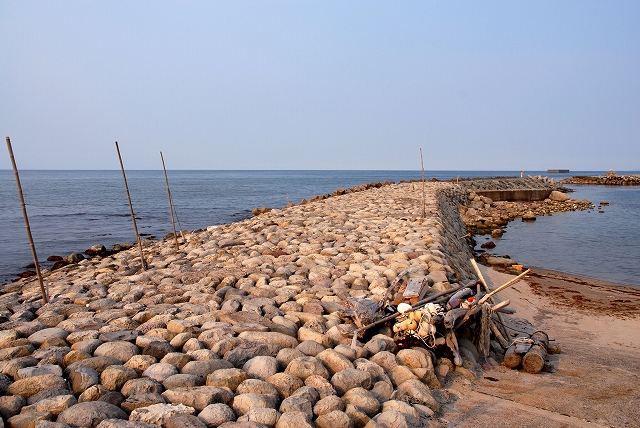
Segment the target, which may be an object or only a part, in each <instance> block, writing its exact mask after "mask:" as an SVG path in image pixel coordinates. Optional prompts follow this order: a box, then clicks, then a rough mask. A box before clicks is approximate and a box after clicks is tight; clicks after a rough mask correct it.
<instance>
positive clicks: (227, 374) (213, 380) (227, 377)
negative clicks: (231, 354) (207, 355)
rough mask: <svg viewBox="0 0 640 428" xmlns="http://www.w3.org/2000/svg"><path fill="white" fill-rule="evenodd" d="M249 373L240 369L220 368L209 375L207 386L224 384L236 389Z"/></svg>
mask: <svg viewBox="0 0 640 428" xmlns="http://www.w3.org/2000/svg"><path fill="white" fill-rule="evenodd" d="M248 378H249V375H247V373H246V372H245V371H244V370H240V369H235V368H233V369H220V370H216V371H215V372H213V373H210V374H209V375H207V382H206V384H207V386H222V387H225V388H229V389H231V390H232V391H235V390H236V389H237V388H238V385H240V384H241V383H242V382H244V381H245V380H247V379H248Z"/></svg>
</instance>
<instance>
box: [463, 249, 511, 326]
mask: <svg viewBox="0 0 640 428" xmlns="http://www.w3.org/2000/svg"><path fill="white" fill-rule="evenodd" d="M471 264H472V265H473V269H474V270H475V271H476V274H477V275H478V279H479V280H480V284H482V286H483V287H484V291H486V292H487V293H490V292H491V289H490V288H489V286H488V285H487V282H486V281H485V280H484V277H483V276H482V272H481V271H480V268H479V267H478V263H476V259H474V258H473V257H472V258H471ZM489 302H490V303H491V304H495V299H494V298H493V297H491V299H489ZM497 315H498V321H500V326H501V327H502V331H503V332H504V334H505V336H506V337H507V339H509V338H511V332H509V329H508V328H507V326H506V324H505V323H504V320H503V319H502V314H501V313H499V312H498V313H497Z"/></svg>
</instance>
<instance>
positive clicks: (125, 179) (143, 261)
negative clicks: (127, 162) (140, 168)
mask: <svg viewBox="0 0 640 428" xmlns="http://www.w3.org/2000/svg"><path fill="white" fill-rule="evenodd" d="M116 150H117V151H118V159H120V168H121V169H122V178H123V179H124V188H125V189H126V191H127V198H128V199H129V209H130V210H131V219H132V220H133V230H134V231H135V232H136V239H137V240H138V247H139V248H140V261H141V262H142V269H144V270H147V261H146V260H145V259H144V252H143V251H142V241H141V240H140V234H139V233H138V225H137V223H136V215H135V214H134V213H133V204H132V203H131V194H130V193H129V185H128V184H127V175H126V174H125V173H124V164H123V163H122V156H120V147H118V142H117V141H116Z"/></svg>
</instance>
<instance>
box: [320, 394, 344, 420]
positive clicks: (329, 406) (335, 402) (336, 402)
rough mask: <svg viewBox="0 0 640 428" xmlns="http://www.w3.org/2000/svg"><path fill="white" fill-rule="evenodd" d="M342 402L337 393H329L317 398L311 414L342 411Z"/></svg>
mask: <svg viewBox="0 0 640 428" xmlns="http://www.w3.org/2000/svg"><path fill="white" fill-rule="evenodd" d="M345 407H346V406H345V404H344V402H343V401H342V400H341V399H340V397H338V396H337V395H329V396H327V397H324V398H321V399H320V400H318V402H317V403H316V405H315V406H313V414H314V415H316V416H320V415H324V414H327V413H330V412H333V411H335V410H340V411H344V409H345Z"/></svg>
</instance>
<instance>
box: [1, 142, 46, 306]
mask: <svg viewBox="0 0 640 428" xmlns="http://www.w3.org/2000/svg"><path fill="white" fill-rule="evenodd" d="M6 140H7V148H8V149H9V157H10V158H11V165H12V166H13V175H14V176H15V178H16V186H18V196H19V197H20V206H22V216H23V217H24V227H25V228H26V229H27V237H28V238H29V245H31V254H32V255H33V264H34V265H35V266H36V274H37V275H38V281H39V282H40V291H41V292H42V300H44V303H49V293H48V292H47V287H45V285H44V281H43V280H42V273H41V272H40V264H39V263H38V254H37V253H36V246H35V244H34V243H33V236H31V227H29V217H28V216H27V206H26V205H25V203H24V196H23V195H22V186H21V185H20V175H19V174H18V167H17V166H16V160H15V158H14V157H13V148H12V147H11V140H10V139H9V137H7V139H6Z"/></svg>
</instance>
